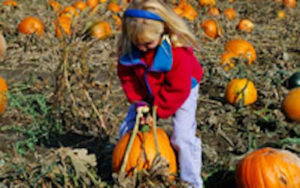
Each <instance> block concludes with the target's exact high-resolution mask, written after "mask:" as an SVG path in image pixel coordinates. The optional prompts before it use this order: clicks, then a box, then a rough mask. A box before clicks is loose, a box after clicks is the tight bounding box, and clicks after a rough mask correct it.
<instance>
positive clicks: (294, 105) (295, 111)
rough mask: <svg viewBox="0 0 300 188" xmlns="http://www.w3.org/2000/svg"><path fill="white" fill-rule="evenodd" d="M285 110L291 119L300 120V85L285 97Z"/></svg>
mask: <svg viewBox="0 0 300 188" xmlns="http://www.w3.org/2000/svg"><path fill="white" fill-rule="evenodd" d="M283 110H284V112H285V115H286V116H287V117H288V118H289V119H290V120H292V121H296V122H300V87H296V88H294V89H292V90H291V91H290V92H289V93H288V95H287V96H286V97H285V98H284V101H283Z"/></svg>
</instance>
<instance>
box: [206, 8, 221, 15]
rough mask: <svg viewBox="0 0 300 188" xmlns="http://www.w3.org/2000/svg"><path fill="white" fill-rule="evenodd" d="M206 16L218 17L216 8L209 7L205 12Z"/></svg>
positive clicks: (218, 13)
mask: <svg viewBox="0 0 300 188" xmlns="http://www.w3.org/2000/svg"><path fill="white" fill-rule="evenodd" d="M207 14H208V15H210V16H219V15H220V10H219V9H218V8H216V7H210V8H209V9H208V11H207Z"/></svg>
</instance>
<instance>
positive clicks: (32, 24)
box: [18, 16, 44, 36]
mask: <svg viewBox="0 0 300 188" xmlns="http://www.w3.org/2000/svg"><path fill="white" fill-rule="evenodd" d="M18 30H19V31H20V32H21V33H23V34H27V35H29V34H34V33H35V34H36V35H37V36H41V35H42V34H43V33H44V24H43V22H42V21H41V20H40V19H39V18H36V17H33V16H29V17H26V18H24V19H23V20H22V21H21V22H20V23H19V25H18Z"/></svg>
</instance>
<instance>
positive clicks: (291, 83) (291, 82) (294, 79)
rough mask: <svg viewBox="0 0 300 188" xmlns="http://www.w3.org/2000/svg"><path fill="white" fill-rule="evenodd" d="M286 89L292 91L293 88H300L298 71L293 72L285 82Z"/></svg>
mask: <svg viewBox="0 0 300 188" xmlns="http://www.w3.org/2000/svg"><path fill="white" fill-rule="evenodd" d="M286 87H287V88H288V89H293V88H295V87H300V71H299V72H295V73H294V74H292V76H290V77H289V78H288V79H287V80H286Z"/></svg>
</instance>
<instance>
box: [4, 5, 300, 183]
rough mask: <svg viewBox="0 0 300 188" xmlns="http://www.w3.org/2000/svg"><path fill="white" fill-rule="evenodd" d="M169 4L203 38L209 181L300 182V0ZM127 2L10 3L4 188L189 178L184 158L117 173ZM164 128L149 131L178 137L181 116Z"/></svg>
mask: <svg viewBox="0 0 300 188" xmlns="http://www.w3.org/2000/svg"><path fill="white" fill-rule="evenodd" d="M165 2H166V3H167V4H168V5H169V6H170V7H171V8H172V10H173V11H174V12H175V13H176V14H177V15H178V16H179V17H182V18H183V19H184V21H185V22H186V24H187V25H188V26H189V28H190V29H191V30H192V32H193V33H194V35H195V36H196V38H197V40H198V41H199V48H198V49H195V50H194V53H195V55H196V57H197V59H198V61H199V62H200V63H201V65H202V66H203V69H204V76H203V78H202V81H201V83H200V89H199V98H198V110H197V136H199V137H201V141H202V161H203V164H202V172H201V176H202V178H203V182H204V187H205V188H235V187H241V188H243V187H250V188H252V187H262V188H263V187H288V188H297V187H298V188H300V162H299V161H300V21H299V20H300V2H299V1H297V2H296V0H165ZM129 3H130V0H0V187H47V188H48V187H101V188H105V187H187V186H188V184H187V183H186V182H184V181H182V180H181V179H180V176H179V172H180V168H179V167H178V164H177V168H178V169H177V173H175V174H172V176H171V178H170V176H169V173H168V168H169V167H170V168H173V167H174V166H173V165H175V166H176V159H175V158H173V159H174V160H173V162H170V160H169V161H167V160H168V159H167V160H165V158H164V157H161V158H160V157H158V158H154V159H153V161H152V162H151V163H152V165H148V168H147V169H144V170H139V171H138V170H137V168H135V169H134V170H132V171H131V172H130V173H126V172H124V171H122V170H121V172H120V173H118V172H116V170H115V169H118V170H119V169H120V164H121V163H120V161H119V164H118V165H119V166H118V167H116V166H117V164H116V162H115V160H116V159H115V155H113V151H114V148H115V147H116V145H117V144H118V142H121V141H122V142H123V140H119V138H118V134H119V125H120V124H121V122H122V121H123V119H124V118H125V116H126V114H127V111H128V107H129V105H130V104H129V103H128V101H127V99H126V96H125V93H124V92H123V90H122V88H121V84H120V81H119V79H118V76H117V63H118V57H117V51H116V49H117V41H118V37H119V34H120V32H121V27H122V16H123V13H124V11H125V10H126V7H127V6H128V4H129ZM151 115H153V116H155V111H154V113H153V114H151ZM154 119H155V118H154ZM156 124H157V135H156V134H155V133H154V136H152V137H153V138H152V137H151V139H152V140H154V141H155V144H156V143H157V136H158V141H159V142H158V143H159V144H169V143H168V140H167V139H163V138H162V137H164V134H165V133H166V134H167V135H168V136H169V137H171V135H172V121H171V118H168V119H159V120H157V121H154V126H153V127H156ZM154 130H155V129H154ZM161 131H162V132H163V131H164V133H160V132H161ZM138 134H142V133H138ZM162 134H163V135H162ZM128 140H129V137H128V139H127V142H128ZM154 141H153V143H154ZM155 144H152V145H153V147H154V146H157V145H155ZM123 145H124V144H123ZM150 145H151V144H150ZM160 147H162V148H164V149H162V150H163V151H164V152H162V150H160V151H161V152H160V153H161V155H166V156H167V155H169V154H170V152H171V150H172V149H170V148H167V147H166V146H165V145H163V146H160ZM160 147H159V148H160ZM166 148H167V149H166ZM132 149H136V148H132ZM155 149H157V148H154V150H155ZM169 149H170V152H169ZM136 150H137V149H136ZM118 151H119V150H118ZM156 151H157V150H156ZM255 151H256V152H255ZM122 152H124V151H122ZM254 152H255V153H254ZM120 155H121V152H120ZM120 155H116V156H117V157H119V158H121V162H122V158H123V157H120ZM123 155H124V153H123V154H122V156H123ZM175 155H177V153H176V152H175ZM269 155H270V156H269ZM247 156H248V157H252V159H251V158H249V159H246V157H247ZM172 157H173V156H172ZM253 158H254V159H253ZM242 159H244V160H242ZM128 161H129V162H130V163H132V161H133V159H132V158H131V157H129V158H128ZM128 161H127V162H128ZM174 161H175V162H174ZM112 163H113V164H112ZM177 163H178V161H177ZM112 166H113V168H112ZM124 167H125V166H124ZM251 167H254V168H252V169H250V168H251ZM174 168H175V167H174ZM278 169H281V170H278ZM282 169H283V170H282ZM118 170H117V171H118ZM270 171H272V172H274V173H272V175H274V179H275V180H276V181H275V182H273V181H271V180H268V178H267V177H270V176H271V175H270V174H271V173H270ZM279 171H280V172H279ZM172 172H173V171H172ZM283 172H285V174H284V173H283ZM281 173H283V174H281ZM128 174H129V176H128ZM275 176H276V177H275ZM271 178H272V177H271ZM283 185H284V186H283Z"/></svg>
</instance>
